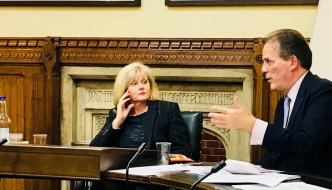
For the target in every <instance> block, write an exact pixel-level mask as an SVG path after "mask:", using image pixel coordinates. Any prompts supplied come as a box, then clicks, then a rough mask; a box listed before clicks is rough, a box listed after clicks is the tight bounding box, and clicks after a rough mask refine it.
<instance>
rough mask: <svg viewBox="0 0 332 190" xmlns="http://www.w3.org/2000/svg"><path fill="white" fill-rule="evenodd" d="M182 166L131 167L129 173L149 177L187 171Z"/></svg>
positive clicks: (122, 171)
mask: <svg viewBox="0 0 332 190" xmlns="http://www.w3.org/2000/svg"><path fill="white" fill-rule="evenodd" d="M182 165H183V164H172V165H156V166H143V167H132V168H130V169H129V173H130V174H134V175H142V176H150V175H162V174H169V173H178V172H185V171H187V169H186V167H183V166H182ZM109 171H110V172H116V173H126V169H119V170H109Z"/></svg>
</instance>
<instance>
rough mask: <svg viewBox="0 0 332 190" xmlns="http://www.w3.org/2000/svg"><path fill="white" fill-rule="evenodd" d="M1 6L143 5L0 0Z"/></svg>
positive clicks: (138, 1) (134, 2) (136, 1)
mask: <svg viewBox="0 0 332 190" xmlns="http://www.w3.org/2000/svg"><path fill="white" fill-rule="evenodd" d="M0 6H103V7H104V6H121V7H128V6H141V0H131V1H121V0H119V1H115V0H112V1H107V0H99V1H93V0H90V1H83V0H77V1H71V0H66V1H38V0H34V1H24V0H22V1H11V0H0Z"/></svg>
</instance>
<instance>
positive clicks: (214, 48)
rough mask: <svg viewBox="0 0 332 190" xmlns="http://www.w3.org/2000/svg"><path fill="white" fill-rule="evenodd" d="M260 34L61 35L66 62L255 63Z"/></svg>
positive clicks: (62, 50)
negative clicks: (233, 36) (194, 36)
mask: <svg viewBox="0 0 332 190" xmlns="http://www.w3.org/2000/svg"><path fill="white" fill-rule="evenodd" d="M257 43H258V39H257V38H240V39H229V38H215V39H214V38H212V39H175V38H174V39H167V38H160V39H156V38H151V39H149V38H141V39H136V38H109V39H105V38H99V39H98V38H97V39H96V38H94V39H89V38H60V41H59V48H60V49H59V52H60V56H59V59H60V62H61V63H62V64H63V65H95V64H98V65H100V64H105V65H109V64H112V65H114V64H128V63H130V62H133V61H137V60H138V61H142V62H144V63H146V64H172V65H174V64H176V65H248V66H250V65H252V61H251V60H252V59H253V58H252V52H253V49H254V46H255V44H257Z"/></svg>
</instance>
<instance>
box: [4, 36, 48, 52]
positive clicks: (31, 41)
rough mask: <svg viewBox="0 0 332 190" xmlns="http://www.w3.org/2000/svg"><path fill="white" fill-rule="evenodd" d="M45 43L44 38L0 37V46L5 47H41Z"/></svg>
mask: <svg viewBox="0 0 332 190" xmlns="http://www.w3.org/2000/svg"><path fill="white" fill-rule="evenodd" d="M44 43H45V38H26V39H24V38H20V39H17V38H1V39H0V47H7V48H15V50H16V48H17V47H19V48H24V47H29V48H42V47H43V46H44Z"/></svg>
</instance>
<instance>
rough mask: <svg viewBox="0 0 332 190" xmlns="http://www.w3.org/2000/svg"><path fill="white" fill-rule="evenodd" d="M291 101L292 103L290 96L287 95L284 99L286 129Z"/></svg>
mask: <svg viewBox="0 0 332 190" xmlns="http://www.w3.org/2000/svg"><path fill="white" fill-rule="evenodd" d="M289 103H290V98H289V97H288V96H287V95H286V96H285V100H284V125H283V127H284V129H286V128H287V125H288V115H289Z"/></svg>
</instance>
